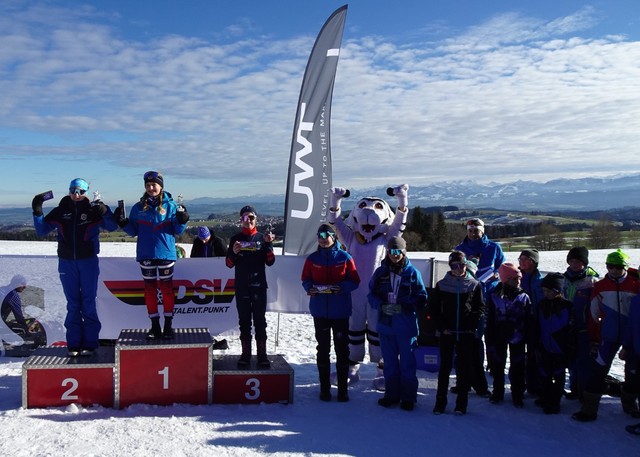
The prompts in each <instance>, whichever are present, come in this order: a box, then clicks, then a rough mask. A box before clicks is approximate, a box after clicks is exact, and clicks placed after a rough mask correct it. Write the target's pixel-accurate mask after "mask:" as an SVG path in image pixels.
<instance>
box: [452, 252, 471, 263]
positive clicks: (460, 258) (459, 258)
mask: <svg viewBox="0 0 640 457" xmlns="http://www.w3.org/2000/svg"><path fill="white" fill-rule="evenodd" d="M466 260H467V256H466V255H465V253H464V252H462V251H453V252H451V254H449V264H451V263H453V262H465V261H466Z"/></svg>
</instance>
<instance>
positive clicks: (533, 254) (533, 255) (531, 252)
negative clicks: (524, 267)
mask: <svg viewBox="0 0 640 457" xmlns="http://www.w3.org/2000/svg"><path fill="white" fill-rule="evenodd" d="M522 256H525V257H529V258H530V259H531V261H532V262H533V263H535V264H536V265H538V263H540V253H539V252H538V250H537V249H524V250H523V251H522V252H521V253H520V257H522Z"/></svg>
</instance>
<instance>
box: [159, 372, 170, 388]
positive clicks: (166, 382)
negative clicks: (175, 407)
mask: <svg viewBox="0 0 640 457" xmlns="http://www.w3.org/2000/svg"><path fill="white" fill-rule="evenodd" d="M158 374H159V375H162V389H163V390H169V367H164V368H163V369H162V370H160V371H158Z"/></svg>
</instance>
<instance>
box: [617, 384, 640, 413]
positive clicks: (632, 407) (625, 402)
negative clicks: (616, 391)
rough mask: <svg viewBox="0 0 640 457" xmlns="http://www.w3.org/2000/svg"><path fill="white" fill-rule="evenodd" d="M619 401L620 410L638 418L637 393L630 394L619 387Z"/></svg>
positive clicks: (639, 411)
mask: <svg viewBox="0 0 640 457" xmlns="http://www.w3.org/2000/svg"><path fill="white" fill-rule="evenodd" d="M620 402H621V403H622V410H623V411H624V412H625V414H628V415H630V416H631V417H634V418H636V419H638V418H640V410H638V394H632V393H629V392H627V391H626V390H624V388H622V389H620Z"/></svg>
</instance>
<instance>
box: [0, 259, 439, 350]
mask: <svg viewBox="0 0 640 457" xmlns="http://www.w3.org/2000/svg"><path fill="white" fill-rule="evenodd" d="M409 254H411V253H409ZM304 260H305V257H302V256H293V255H285V256H283V255H276V262H275V264H274V265H273V266H271V267H266V272H267V282H268V283H269V290H268V294H267V300H268V304H267V311H273V312H282V313H307V312H308V311H309V297H308V296H307V295H306V293H305V291H304V289H303V288H302V284H301V281H300V275H301V273H302V267H303V264H304ZM411 261H412V263H413V265H414V266H415V267H416V268H418V269H419V270H420V272H421V273H422V276H423V280H424V281H425V284H427V285H428V284H429V278H430V267H429V265H430V261H429V260H427V259H412V260H411ZM57 268H58V259H57V257H53V256H0V283H1V284H5V283H9V281H10V280H11V277H12V276H13V274H15V273H20V274H24V275H25V276H26V277H27V278H28V282H29V284H31V285H34V286H37V287H41V288H42V289H43V290H44V310H42V309H40V308H35V307H33V306H29V303H23V305H24V307H25V311H26V312H27V314H31V315H33V317H37V318H38V319H39V320H40V321H41V322H42V323H43V325H44V326H45V328H46V330H47V340H48V342H49V343H51V342H53V341H57V340H62V341H64V339H65V337H64V328H63V323H64V319H65V316H66V300H65V298H64V294H63V292H62V287H61V286H60V279H59V277H58V270H57ZM233 279H234V270H233V269H229V268H227V266H226V265H225V263H224V258H221V257H216V258H195V259H191V258H187V259H180V260H178V261H177V262H176V267H175V274H174V291H175V293H176V306H175V310H174V312H175V318H174V322H175V327H207V328H209V330H210V332H211V334H212V335H213V336H216V335H221V334H224V335H231V334H235V333H237V326H238V314H237V311H236V302H235V295H234V292H235V288H234V280H233ZM97 306H98V315H99V316H100V321H101V323H102V330H101V332H100V338H101V339H116V338H117V337H118V336H119V334H120V331H121V330H122V329H123V328H148V327H149V317H148V314H147V309H146V307H145V306H144V286H143V282H142V275H141V273H140V265H139V264H138V263H137V262H136V261H135V260H134V259H132V258H131V257H101V258H100V277H99V279H98V297H97Z"/></svg>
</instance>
